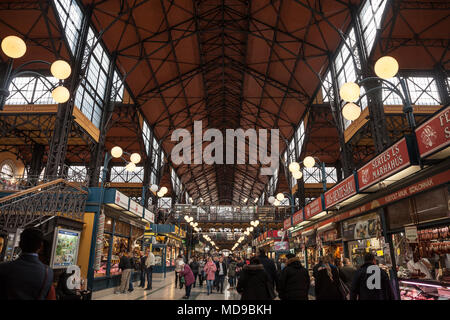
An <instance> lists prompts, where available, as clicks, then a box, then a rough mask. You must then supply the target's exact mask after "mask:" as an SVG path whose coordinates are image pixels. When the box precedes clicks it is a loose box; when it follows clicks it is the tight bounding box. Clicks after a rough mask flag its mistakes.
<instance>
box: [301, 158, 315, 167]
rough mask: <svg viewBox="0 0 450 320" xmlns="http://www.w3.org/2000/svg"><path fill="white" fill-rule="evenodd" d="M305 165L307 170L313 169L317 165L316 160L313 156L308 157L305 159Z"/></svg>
mask: <svg viewBox="0 0 450 320" xmlns="http://www.w3.org/2000/svg"><path fill="white" fill-rule="evenodd" d="M303 165H304V166H305V167H307V168H312V167H314V166H315V165H316V160H314V158H313V157H311V156H307V157H306V158H305V159H303Z"/></svg>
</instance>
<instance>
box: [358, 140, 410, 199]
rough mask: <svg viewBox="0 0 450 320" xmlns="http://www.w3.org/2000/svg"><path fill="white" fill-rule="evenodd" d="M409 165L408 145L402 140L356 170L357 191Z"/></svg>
mask: <svg viewBox="0 0 450 320" xmlns="http://www.w3.org/2000/svg"><path fill="white" fill-rule="evenodd" d="M410 164H411V161H410V159H409V154H408V145H407V144H406V139H405V138H403V139H401V140H400V141H399V142H397V143H396V144H394V145H393V146H391V147H390V148H388V149H387V150H386V151H384V152H383V153H381V154H380V155H379V156H377V157H376V158H374V159H373V160H372V161H370V162H369V163H367V164H366V165H365V166H364V167H362V168H361V169H359V170H358V182H359V190H360V191H361V190H364V189H366V188H368V187H370V186H371V185H373V184H375V183H376V182H378V181H380V180H384V179H385V178H387V177H389V176H390V175H392V174H394V173H396V172H398V171H400V170H402V169H403V168H406V167H408V166H409V165H410Z"/></svg>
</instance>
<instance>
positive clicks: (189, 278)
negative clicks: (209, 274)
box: [180, 263, 195, 299]
mask: <svg viewBox="0 0 450 320" xmlns="http://www.w3.org/2000/svg"><path fill="white" fill-rule="evenodd" d="M180 276H181V277H184V285H185V289H186V295H185V296H184V297H183V299H189V297H190V296H191V288H192V285H193V283H194V282H195V277H194V273H193V272H192V270H191V267H189V265H188V264H187V263H184V264H183V268H182V269H181V271H180Z"/></svg>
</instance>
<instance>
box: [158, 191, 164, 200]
mask: <svg viewBox="0 0 450 320" xmlns="http://www.w3.org/2000/svg"><path fill="white" fill-rule="evenodd" d="M156 195H157V196H158V197H160V198H162V197H164V194H162V193H161V191H158V193H157V194H156Z"/></svg>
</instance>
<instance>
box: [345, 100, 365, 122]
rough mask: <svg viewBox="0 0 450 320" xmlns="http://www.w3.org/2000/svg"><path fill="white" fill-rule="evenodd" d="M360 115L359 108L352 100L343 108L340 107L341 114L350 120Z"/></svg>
mask: <svg viewBox="0 0 450 320" xmlns="http://www.w3.org/2000/svg"><path fill="white" fill-rule="evenodd" d="M360 115H361V108H360V107H358V105H356V104H354V103H353V102H349V103H347V104H346V105H345V106H344V108H342V116H343V117H344V118H345V119H347V120H350V121H354V120H356V119H358V118H359V116H360Z"/></svg>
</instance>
